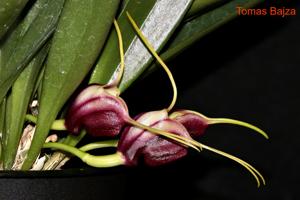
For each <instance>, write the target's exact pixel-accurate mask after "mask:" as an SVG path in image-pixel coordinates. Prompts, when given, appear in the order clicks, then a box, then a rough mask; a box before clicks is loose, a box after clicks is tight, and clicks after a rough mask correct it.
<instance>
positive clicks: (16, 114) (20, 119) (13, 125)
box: [3, 45, 49, 170]
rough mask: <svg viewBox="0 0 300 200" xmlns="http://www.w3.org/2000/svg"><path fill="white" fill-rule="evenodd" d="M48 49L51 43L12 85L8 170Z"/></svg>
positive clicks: (6, 152)
mask: <svg viewBox="0 0 300 200" xmlns="http://www.w3.org/2000/svg"><path fill="white" fill-rule="evenodd" d="M48 49H49V45H46V46H45V47H43V48H42V49H41V51H40V52H39V53H38V54H37V55H36V56H35V58H34V59H33V60H32V61H31V62H30V63H29V65H28V66H27V67H26V68H25V69H24V70H23V72H22V73H21V74H20V76H19V77H18V79H17V80H16V81H15V83H14V85H13V86H12V90H11V94H10V96H11V105H10V106H11V107H10V108H9V110H10V113H7V115H9V117H10V118H11V119H13V120H10V121H9V124H8V126H7V128H6V133H5V134H6V144H5V145H4V146H3V167H4V169H6V170H9V169H11V167H12V165H13V162H14V160H15V156H16V153H17V149H18V145H19V140H20V137H21V134H22V132H23V131H22V129H23V126H24V121H25V115H26V112H27V109H28V105H29V102H30V99H31V98H32V95H34V89H35V83H36V80H37V78H38V76H39V73H40V71H41V68H42V65H43V61H44V59H45V58H46V56H47V53H48ZM20 100H21V101H20ZM7 115H6V116H7Z"/></svg>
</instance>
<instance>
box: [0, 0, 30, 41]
mask: <svg viewBox="0 0 300 200" xmlns="http://www.w3.org/2000/svg"><path fill="white" fill-rule="evenodd" d="M27 2H28V0H1V1H0V40H1V38H2V37H3V35H4V34H5V33H6V32H7V31H8V29H9V28H10V26H11V25H12V24H13V22H14V21H15V20H16V18H17V17H18V16H19V14H20V13H21V11H22V9H23V8H24V7H25V5H26V3H27Z"/></svg>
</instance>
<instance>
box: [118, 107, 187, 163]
mask: <svg viewBox="0 0 300 200" xmlns="http://www.w3.org/2000/svg"><path fill="white" fill-rule="evenodd" d="M136 121H137V122H139V123H141V124H144V125H147V126H149V127H151V128H155V129H159V130H163V131H166V132H169V133H173V134H176V135H180V136H183V137H186V138H190V136H189V134H188V132H187V130H186V129H185V128H184V126H182V125H181V124H180V123H178V122H176V121H175V120H171V119H169V118H168V114H167V112H166V110H162V111H153V112H147V113H144V114H142V115H139V116H138V117H137V118H136ZM118 151H119V152H121V153H122V154H123V156H124V157H125V160H126V162H125V164H126V165H129V166H132V165H137V163H138V161H139V160H140V159H141V158H143V160H144V163H145V164H146V165H148V166H157V165H162V164H166V163H169V162H172V161H175V160H178V159H179V158H181V157H183V156H185V155H186V154H187V147H186V146H183V145H182V144H178V143H177V142H174V141H170V140H169V139H167V138H164V137H162V136H160V135H156V134H153V133H151V132H149V131H146V130H143V129H140V128H136V127H132V126H130V127H127V128H126V129H125V130H124V131H123V133H122V136H121V139H120V141H119V144H118Z"/></svg>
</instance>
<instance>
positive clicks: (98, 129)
mask: <svg viewBox="0 0 300 200" xmlns="http://www.w3.org/2000/svg"><path fill="white" fill-rule="evenodd" d="M127 118H128V109H127V106H126V103H125V102H124V101H123V100H122V99H121V98H120V97H118V92H117V90H115V89H114V88H108V89H107V88H104V87H103V86H101V85H90V86H88V87H87V88H85V89H84V90H83V91H82V92H81V93H80V94H79V95H78V96H77V98H76V99H75V101H74V102H73V104H72V105H71V107H70V110H69V112H68V114H67V117H66V121H65V125H66V128H67V130H68V131H70V132H71V133H73V134H78V133H79V131H80V129H81V128H84V129H86V130H87V133H88V134H90V135H92V136H116V135H117V134H119V132H120V131H121V129H122V127H123V126H124V125H125V123H126V119H127Z"/></svg>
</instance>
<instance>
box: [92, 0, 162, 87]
mask: <svg viewBox="0 0 300 200" xmlns="http://www.w3.org/2000/svg"><path fill="white" fill-rule="evenodd" d="M155 2H156V0H142V1H140V0H127V1H126V2H123V6H124V7H123V9H122V11H121V13H120V15H119V17H118V19H117V21H118V25H119V27H120V29H121V31H122V39H123V46H124V50H125V51H126V50H127V49H128V47H129V46H130V44H131V42H132V40H133V39H134V37H135V33H134V30H133V29H132V28H131V24H130V23H129V21H128V19H127V16H126V11H128V12H130V13H131V14H132V15H134V16H136V18H135V20H137V21H138V22H139V23H141V24H142V23H143V22H144V20H145V19H146V17H147V16H148V14H149V13H150V12H151V9H152V8H153V6H154V5H155ZM119 63H120V56H119V45H118V38H117V34H116V30H115V29H113V30H112V31H111V33H110V35H109V37H108V40H107V42H106V44H105V46H104V48H103V52H102V53H101V55H100V58H99V60H98V63H97V65H96V67H95V69H94V70H93V73H92V75H91V78H90V83H100V84H106V83H107V82H108V81H109V80H110V78H111V76H112V74H113V72H114V71H115V70H116V68H117V66H118V64H119Z"/></svg>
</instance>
